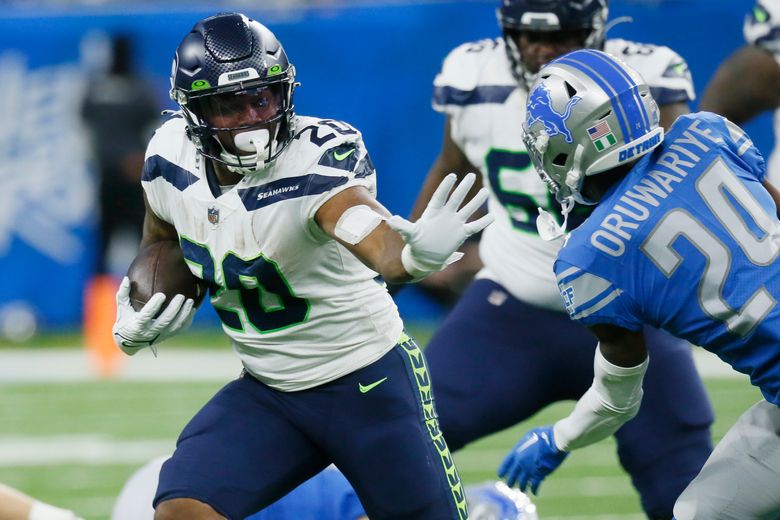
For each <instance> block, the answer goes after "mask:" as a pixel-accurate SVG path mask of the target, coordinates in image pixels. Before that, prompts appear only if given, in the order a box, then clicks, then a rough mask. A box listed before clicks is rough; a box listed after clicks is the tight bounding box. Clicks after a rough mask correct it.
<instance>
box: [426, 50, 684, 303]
mask: <svg viewBox="0 0 780 520" xmlns="http://www.w3.org/2000/svg"><path fill="white" fill-rule="evenodd" d="M604 50H605V51H606V52H608V53H610V54H612V55H614V56H617V57H618V58H620V59H622V60H623V61H625V62H626V63H628V64H629V65H630V66H632V67H633V68H635V69H636V70H638V71H639V72H640V74H641V75H642V76H643V77H644V79H645V81H647V83H648V84H649V86H650V88H651V91H652V93H653V97H655V99H656V101H657V102H658V104H659V105H665V104H669V103H675V102H679V101H683V102H684V101H688V100H691V99H693V98H694V92H693V83H692V81H691V77H690V73H689V71H688V67H687V64H686V63H685V61H684V60H683V59H682V58H681V57H680V56H679V55H678V54H677V53H675V52H674V51H672V50H671V49H669V48H668V47H661V46H655V45H646V44H637V43H633V42H629V41H626V40H620V39H611V40H607V42H606V45H605V49H604ZM527 97H528V92H527V90H526V89H525V87H524V86H521V85H518V82H517V80H516V79H515V77H514V76H513V74H512V70H511V65H510V62H509V58H508V56H507V53H506V50H505V44H504V40H503V39H502V38H497V39H494V40H482V41H478V42H473V43H467V44H464V45H461V46H460V47H457V48H456V49H454V50H453V51H452V52H451V53H450V54H449V56H447V58H446V59H445V60H444V64H443V66H442V70H441V72H440V73H439V74H438V75H437V76H436V79H435V80H434V96H433V107H434V109H435V110H437V111H440V112H443V113H445V114H446V115H447V116H448V117H449V119H450V131H451V134H452V139H453V140H454V141H455V143H456V144H457V145H458V147H459V148H460V149H461V150H462V151H463V153H464V154H465V155H466V157H468V159H469V161H471V163H472V164H473V165H474V166H476V167H477V168H479V169H480V171H481V172H482V179H483V183H484V185H485V186H487V187H488V189H489V190H490V198H489V199H488V210H489V211H490V212H491V213H492V214H493V215H495V217H496V219H495V222H494V223H493V224H492V225H491V226H488V227H487V228H486V229H485V231H483V233H482V239H481V241H480V256H481V257H482V262H483V263H484V265H485V268H484V269H483V270H482V271H481V272H480V273H479V274H478V277H483V278H490V279H493V280H494V281H496V282H498V283H500V284H501V285H502V286H503V287H504V288H506V290H507V291H509V292H510V293H511V294H512V295H513V296H514V297H516V298H518V299H520V300H523V301H525V302H528V303H531V304H533V305H537V306H542V307H546V308H549V309H555V310H561V311H562V310H563V306H562V303H561V297H560V294H559V292H558V288H557V285H556V282H555V275H554V274H553V262H554V261H555V257H556V255H557V254H558V250H559V249H560V247H561V245H562V240H556V241H552V242H545V241H544V240H542V239H541V238H539V234H538V233H537V231H536V216H537V215H538V208H539V207H542V208H544V209H546V210H547V211H550V212H552V213H554V214H558V215H560V207H559V206H558V204H557V203H556V202H555V198H554V196H553V195H551V194H550V193H549V192H548V191H547V188H546V187H545V185H544V183H543V182H542V181H541V179H540V178H539V176H538V175H537V173H536V171H535V170H534V167H533V165H532V164H531V159H530V158H529V156H528V153H527V152H526V150H525V146H524V145H523V138H522V137H523V132H522V123H523V121H524V120H525V112H526V110H525V106H526V99H527Z"/></svg>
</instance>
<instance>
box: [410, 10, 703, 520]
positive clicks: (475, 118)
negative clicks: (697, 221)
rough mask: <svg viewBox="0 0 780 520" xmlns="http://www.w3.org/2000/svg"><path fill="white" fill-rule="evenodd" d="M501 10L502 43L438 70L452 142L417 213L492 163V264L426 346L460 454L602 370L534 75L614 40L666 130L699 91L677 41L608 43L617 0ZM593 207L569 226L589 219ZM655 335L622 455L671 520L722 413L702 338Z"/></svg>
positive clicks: (473, 48)
mask: <svg viewBox="0 0 780 520" xmlns="http://www.w3.org/2000/svg"><path fill="white" fill-rule="evenodd" d="M498 18H499V21H500V24H501V27H502V29H503V35H502V37H500V38H496V39H494V40H484V41H479V42H475V43H467V44H465V45H462V46H460V47H458V48H456V49H455V50H453V51H452V52H451V53H450V55H449V56H448V57H447V58H446V60H445V61H444V65H443V67H442V70H441V72H440V73H439V75H438V76H437V77H436V80H435V85H434V86H435V88H434V99H433V105H434V108H435V109H436V110H439V111H441V112H443V113H444V114H445V115H446V123H445V128H444V144H443V146H442V150H441V153H440V155H439V157H438V159H437V160H436V162H435V164H434V165H433V166H432V168H431V170H430V172H429V174H428V178H427V179H426V181H425V185H424V186H423V189H422V192H421V194H420V196H419V198H418V201H417V204H416V210H415V211H414V215H419V214H421V213H422V210H423V209H424V207H425V205H426V203H427V201H428V200H429V199H430V194H431V193H432V190H433V188H435V186H436V185H437V184H438V183H439V182H440V181H441V179H442V178H443V177H444V176H445V175H446V174H447V173H448V172H456V173H458V174H459V175H465V174H466V172H470V171H476V170H479V171H480V172H481V173H482V175H481V177H482V181H483V183H484V184H485V186H487V187H488V189H489V190H490V199H489V201H488V212H489V213H490V214H493V215H495V217H496V221H495V223H494V224H493V225H492V226H490V228H488V229H486V230H485V232H484V233H483V234H482V239H481V243H480V255H481V258H482V262H483V263H484V268H483V269H482V271H481V272H480V273H479V274H478V275H477V277H476V280H475V281H474V282H473V283H472V284H471V286H470V287H469V288H468V289H467V291H466V292H465V294H464V295H463V297H462V298H461V299H460V301H459V302H458V304H457V305H456V307H455V308H454V310H453V311H452V312H451V313H450V315H449V316H448V317H447V319H446V320H445V321H444V323H443V324H442V325H441V327H440V328H439V330H437V332H436V333H435V334H434V336H433V338H432V339H431V342H430V343H429V345H428V348H427V350H426V354H427V356H428V362H429V368H430V370H431V375H432V377H433V381H434V385H435V393H436V400H437V403H438V407H437V409H438V411H439V421H440V424H441V428H442V431H443V432H444V434H445V437H446V439H447V443H448V445H449V446H450V449H456V450H457V449H459V448H461V447H462V446H463V445H465V444H467V443H469V442H471V441H474V440H476V439H479V438H481V437H483V436H485V435H488V434H490V433H493V432H496V431H499V430H502V429H504V428H507V427H509V426H512V425H513V424H516V423H518V422H520V421H523V420H525V419H527V418H528V417H530V416H532V415H533V414H535V413H536V412H537V411H539V410H541V409H542V408H544V407H545V406H547V405H548V404H550V403H553V402H556V401H561V400H566V399H577V398H579V397H580V396H581V395H582V394H583V393H584V392H585V391H586V390H587V388H588V386H589V384H590V381H591V378H592V374H590V373H588V370H587V369H588V368H589V367H590V366H591V365H592V362H591V360H592V357H593V351H594V349H595V346H596V342H595V340H594V338H593V337H592V335H591V334H590V333H589V332H588V331H587V330H586V329H585V328H584V327H580V326H578V325H577V324H576V323H572V322H571V321H570V320H569V319H568V316H567V315H566V313H565V311H564V309H563V307H562V305H561V302H560V297H559V296H558V291H557V288H556V283H555V277H554V275H553V271H552V265H553V261H554V259H555V255H556V253H557V251H558V249H559V248H560V246H561V243H562V241H561V240H553V241H545V240H543V239H542V238H541V237H540V236H539V233H538V232H537V228H536V220H537V215H538V210H537V208H538V207H542V208H545V209H546V211H547V212H549V213H552V214H554V215H555V216H556V219H557V220H558V222H560V221H561V207H560V205H558V204H557V202H556V201H555V199H554V198H553V197H551V196H550V195H549V194H548V192H547V190H546V188H545V186H544V184H543V183H542V182H541V181H540V180H539V178H538V176H537V175H536V174H535V173H534V171H533V167H532V165H531V159H530V158H529V155H528V152H527V151H526V149H525V147H524V146H523V140H522V129H521V126H522V121H523V119H524V114H525V104H526V101H527V98H528V84H529V81H531V80H532V79H533V77H534V76H535V75H536V74H537V73H538V71H539V68H540V67H541V66H542V65H544V64H545V63H546V62H548V61H550V60H552V59H553V58H555V57H556V56H558V55H560V54H563V53H564V52H566V51H570V50H572V49H576V48H581V47H592V48H604V49H605V50H606V51H607V52H609V53H611V54H613V55H616V56H620V57H621V58H622V59H625V60H627V61H628V62H629V63H631V64H633V65H634V66H635V67H636V68H637V69H638V70H639V71H640V72H641V74H642V76H643V77H644V78H646V79H647V81H648V82H649V84H650V87H651V89H652V91H653V94H654V96H656V98H657V99H658V102H659V105H660V113H659V115H660V119H661V124H662V125H666V126H668V125H670V124H671V123H672V122H673V121H674V120H675V119H676V118H677V116H679V115H680V114H682V113H686V112H688V107H687V102H688V101H689V100H691V99H692V98H693V96H694V93H693V86H692V83H691V77H690V74H689V72H688V68H687V65H686V63H685V61H684V60H683V59H682V58H681V57H680V56H678V55H677V54H676V53H675V52H674V51H672V50H671V49H669V48H667V47H662V46H655V45H649V44H639V43H634V42H629V41H625V40H620V39H609V40H606V41H605V39H604V38H605V36H604V33H605V27H606V20H607V5H606V2H605V1H604V0H583V1H552V0H504V2H503V3H502V4H501V6H500V7H499V9H498ZM612 130H614V129H611V128H608V127H603V126H602V127H599V128H597V129H595V130H594V133H593V139H594V142H595V143H596V145H597V146H601V147H603V148H605V149H607V148H613V147H614V146H616V144H615V135H616V134H615V133H614V132H613V131H612ZM583 209H585V208H577V209H576V210H575V212H574V214H573V215H571V216H569V220H570V221H575V220H582V217H583V213H582V211H583ZM648 338H649V343H650V348H651V350H653V352H654V354H655V356H654V359H655V362H654V363H653V366H652V367H651V368H650V372H649V374H648V381H647V399H646V400H645V402H644V405H643V408H642V410H641V411H640V413H639V415H638V417H637V418H636V419H635V420H634V421H633V422H632V423H631V424H628V425H626V427H625V428H623V429H622V430H621V431H619V432H617V434H616V439H617V445H618V456H619V458H620V462H621V464H622V465H623V467H624V468H625V469H626V471H628V473H629V474H630V475H631V479H632V482H633V484H634V486H635V487H636V489H637V490H638V491H639V494H640V496H641V501H642V506H643V508H644V510H645V511H646V512H647V514H648V516H650V517H652V518H670V517H671V516H672V505H673V504H674V500H675V499H676V498H677V496H678V495H679V494H680V492H681V491H682V490H683V489H684V488H685V486H686V485H687V484H688V482H689V481H690V480H691V479H692V478H693V477H694V475H696V473H697V472H698V471H699V469H700V468H701V466H702V464H704V461H705V460H706V458H707V456H708V455H709V453H710V451H711V439H710V425H711V423H712V420H713V415H712V410H711V407H710V405H709V402H708V400H707V397H706V394H705V392H704V388H703V385H702V384H701V381H700V379H699V376H698V374H697V372H696V370H695V366H694V364H693V360H692V357H691V353H690V348H689V346H688V345H686V344H685V343H684V342H682V341H678V340H676V339H673V338H671V337H670V336H668V335H666V334H664V333H661V332H659V331H654V330H648ZM669 402H671V403H673V406H672V408H671V409H669V408H668V406H667V405H668V403H669Z"/></svg>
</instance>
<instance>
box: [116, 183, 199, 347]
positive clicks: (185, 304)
mask: <svg viewBox="0 0 780 520" xmlns="http://www.w3.org/2000/svg"><path fill="white" fill-rule="evenodd" d="M144 203H145V204H146V215H145V217H144V228H143V235H142V237H141V248H142V249H143V248H144V247H146V246H148V245H151V244H154V243H156V242H160V241H162V240H178V235H177V233H176V229H175V228H174V227H173V226H171V225H170V224H168V223H167V222H165V221H163V220H161V219H160V218H159V217H157V215H155V214H154V212H153V211H152V210H151V208H150V207H149V202H148V201H147V200H146V197H144ZM165 299H166V296H165V294H163V293H157V294H154V295H153V296H152V297H151V298H149V301H147V302H146V305H144V306H143V308H142V309H141V310H140V311H136V310H135V309H133V306H132V305H131V303H130V280H129V279H128V278H127V277H125V278H124V279H123V280H122V283H121V284H120V285H119V290H118V291H117V293H116V321H115V322H114V327H113V329H112V330H113V333H114V342H115V343H116V345H117V346H118V347H119V348H120V349H121V350H122V352H124V353H125V354H127V355H129V356H132V355H134V354H135V353H136V352H138V351H139V350H141V349H143V348H146V347H151V349H152V351H153V352H155V354H156V350H155V347H154V345H155V344H157V343H160V342H162V341H163V340H165V339H167V338H169V337H171V336H173V335H174V334H177V333H179V332H181V331H182V330H184V329H186V328H187V327H189V326H190V324H191V323H192V318H193V316H194V315H195V301H194V300H193V299H192V298H185V297H184V296H183V295H181V294H177V295H176V296H174V297H173V298H171V301H170V303H168V305H167V306H166V307H165V308H164V309H163V304H164V303H165Z"/></svg>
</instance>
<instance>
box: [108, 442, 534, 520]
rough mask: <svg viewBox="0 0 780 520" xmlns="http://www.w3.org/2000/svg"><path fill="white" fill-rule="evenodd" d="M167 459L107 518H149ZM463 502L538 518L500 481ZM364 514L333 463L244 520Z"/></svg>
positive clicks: (482, 513) (508, 516)
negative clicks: (158, 478) (162, 468)
mask: <svg viewBox="0 0 780 520" xmlns="http://www.w3.org/2000/svg"><path fill="white" fill-rule="evenodd" d="M166 459H167V457H158V458H156V459H154V460H152V461H150V462H149V463H147V464H146V465H144V466H143V467H141V468H140V469H139V470H137V471H136V472H135V473H133V475H131V476H130V478H129V479H128V481H127V482H126V483H125V485H124V487H123V488H122V491H121V492H120V493H119V497H118V498H117V501H116V503H115V504H114V508H113V510H112V511H111V520H152V518H153V517H154V510H153V509H152V500H153V499H154V492H155V489H156V488H157V477H158V475H159V473H160V467H161V466H162V464H163V462H165V460H166ZM466 501H467V502H468V505H469V518H470V519H471V520H538V516H537V515H536V506H534V504H533V503H532V502H531V500H530V499H529V498H528V497H527V496H526V495H525V494H524V493H523V492H522V491H520V490H519V489H511V488H509V487H508V486H507V485H506V484H505V483H503V482H501V481H495V482H482V483H480V484H472V485H470V486H466ZM365 514H366V513H365V511H364V510H363V506H362V505H361V504H360V500H358V498H357V495H356V494H355V490H354V489H352V486H350V485H349V482H347V479H346V478H344V475H342V474H341V472H340V471H339V470H338V469H337V468H336V467H335V466H328V467H327V468H325V469H324V470H323V471H321V472H320V473H318V474H317V475H316V476H314V477H312V478H311V479H309V480H307V481H306V482H304V483H303V484H301V485H300V486H298V487H297V488H295V489H294V490H292V491H291V492H289V493H288V494H287V495H285V496H284V497H283V498H282V499H280V500H279V501H278V502H275V503H273V504H271V505H270V506H268V507H267V508H265V509H263V510H262V511H260V512H258V513H255V514H253V515H251V516H248V517H247V520H367V519H368V517H367V516H365Z"/></svg>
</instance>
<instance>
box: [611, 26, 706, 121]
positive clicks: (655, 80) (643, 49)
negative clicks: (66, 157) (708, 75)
mask: <svg viewBox="0 0 780 520" xmlns="http://www.w3.org/2000/svg"><path fill="white" fill-rule="evenodd" d="M604 50H605V52H608V53H609V54H611V55H613V56H615V57H617V58H619V59H621V60H623V61H624V62H626V63H627V64H628V65H629V66H631V67H633V68H634V69H636V70H637V72H639V74H641V75H642V77H643V78H644V79H645V81H646V82H647V84H648V86H649V87H650V91H651V92H652V94H653V98H654V99H655V101H656V103H658V105H659V106H661V107H662V106H664V105H669V104H672V103H679V102H688V101H692V100H693V99H695V98H696V94H695V93H694V88H693V78H692V77H691V72H690V69H689V68H688V63H687V62H686V61H685V60H684V59H683V58H682V56H680V55H679V54H677V53H676V52H675V51H673V50H672V49H670V48H669V47H666V46H664V45H653V44H651V43H638V42H632V41H628V40H622V39H620V38H614V39H610V40H607V41H606V43H605V46H604Z"/></svg>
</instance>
